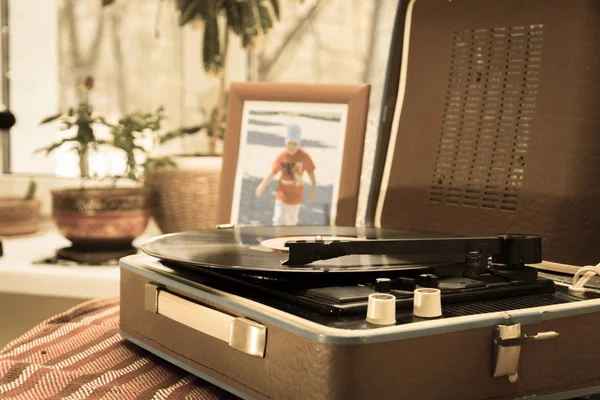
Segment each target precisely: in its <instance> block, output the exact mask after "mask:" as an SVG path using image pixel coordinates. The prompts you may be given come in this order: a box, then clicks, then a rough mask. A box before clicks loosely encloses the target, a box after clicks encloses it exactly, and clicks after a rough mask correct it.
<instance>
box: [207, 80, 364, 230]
mask: <svg viewBox="0 0 600 400" xmlns="http://www.w3.org/2000/svg"><path fill="white" fill-rule="evenodd" d="M369 93H370V86H369V85H368V84H309V83H267V82H248V83H233V84H232V85H231V87H230V91H229V105H228V114H227V128H226V133H225V143H224V150H223V167H222V171H221V184H220V193H219V195H220V200H219V210H218V216H217V217H218V218H217V220H218V223H219V224H236V225H267V226H271V225H288V226H289V225H340V226H354V225H355V223H356V212H357V206H358V193H359V186H360V171H361V168H362V159H363V147H364V138H365V129H366V123H367V112H368V106H369Z"/></svg>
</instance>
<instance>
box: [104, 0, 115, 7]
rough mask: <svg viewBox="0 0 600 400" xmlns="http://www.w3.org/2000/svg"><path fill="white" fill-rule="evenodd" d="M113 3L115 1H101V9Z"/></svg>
mask: <svg viewBox="0 0 600 400" xmlns="http://www.w3.org/2000/svg"><path fill="white" fill-rule="evenodd" d="M114 2H115V0H102V7H105V6H109V5H111V4H112V3H114Z"/></svg>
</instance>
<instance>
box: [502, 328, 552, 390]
mask: <svg viewBox="0 0 600 400" xmlns="http://www.w3.org/2000/svg"><path fill="white" fill-rule="evenodd" d="M557 336H558V332H554V331H549V332H541V333H538V334H535V335H531V336H528V335H523V334H521V324H514V325H498V326H497V327H496V332H495V335H494V361H493V376H494V378H498V377H500V376H508V380H509V381H510V382H516V381H517V380H518V379H519V374H518V371H517V370H518V366H519V357H520V355H521V345H524V344H527V343H531V342H537V341H540V340H545V339H552V338H555V337H557Z"/></svg>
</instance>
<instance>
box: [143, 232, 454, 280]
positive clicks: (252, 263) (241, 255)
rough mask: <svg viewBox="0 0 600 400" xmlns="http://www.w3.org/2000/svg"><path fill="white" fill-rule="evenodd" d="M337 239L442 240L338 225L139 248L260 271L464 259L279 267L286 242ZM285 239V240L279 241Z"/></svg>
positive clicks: (445, 258)
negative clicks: (300, 239)
mask: <svg viewBox="0 0 600 400" xmlns="http://www.w3.org/2000/svg"><path fill="white" fill-rule="evenodd" d="M317 236H321V237H322V238H323V240H328V239H329V238H336V239H340V240H352V239H353V238H354V239H356V238H357V239H401V238H435V237H446V235H436V234H432V233H423V232H414V231H401V230H390V229H375V228H354V227H336V226H294V227H290V226H283V227H271V226H260V227H231V228H225V229H215V230H204V231H190V232H181V233H174V234H166V235H162V236H158V237H156V238H154V239H153V240H151V241H150V242H148V243H146V244H144V245H143V246H141V250H142V251H143V252H145V253H146V254H148V255H151V256H153V257H156V258H159V259H161V260H165V261H170V262H180V263H184V264H186V265H187V266H193V267H209V268H221V269H229V270H244V271H253V272H256V273H259V272H303V273H306V272H369V271H374V270H384V271H392V270H400V269H415V268H423V267H431V266H434V265H440V264H452V263H456V262H460V261H464V257H462V258H461V257H457V256H456V255H437V254H419V255H410V256H387V255H350V256H344V257H339V258H336V259H330V260H321V261H316V262H313V263H311V264H308V265H303V266H287V265H283V263H284V262H285V261H287V259H288V252H287V251H285V250H282V247H281V243H285V240H290V238H291V239H292V240H297V239H299V238H300V237H302V238H304V239H307V240H315V238H316V237H317ZM282 238H283V239H282Z"/></svg>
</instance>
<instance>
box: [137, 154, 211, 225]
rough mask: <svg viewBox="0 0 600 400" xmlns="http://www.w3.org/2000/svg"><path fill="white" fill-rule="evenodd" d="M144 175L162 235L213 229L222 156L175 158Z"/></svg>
mask: <svg viewBox="0 0 600 400" xmlns="http://www.w3.org/2000/svg"><path fill="white" fill-rule="evenodd" d="M176 163H177V168H169V169H161V170H156V171H153V172H149V173H148V174H147V175H146V188H147V190H148V192H149V193H150V205H151V209H152V216H153V217H154V220H155V221H156V225H157V226H158V227H159V228H160V230H161V231H162V232H163V233H172V232H183V231H191V230H199V229H212V228H214V227H215V225H216V221H217V205H218V198H219V182H220V176H221V157H186V158H182V159H177V160H176Z"/></svg>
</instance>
